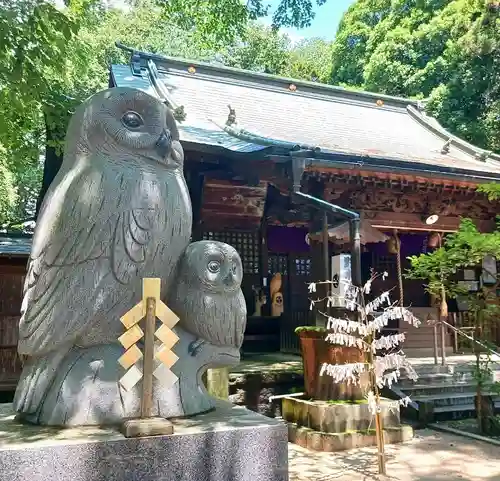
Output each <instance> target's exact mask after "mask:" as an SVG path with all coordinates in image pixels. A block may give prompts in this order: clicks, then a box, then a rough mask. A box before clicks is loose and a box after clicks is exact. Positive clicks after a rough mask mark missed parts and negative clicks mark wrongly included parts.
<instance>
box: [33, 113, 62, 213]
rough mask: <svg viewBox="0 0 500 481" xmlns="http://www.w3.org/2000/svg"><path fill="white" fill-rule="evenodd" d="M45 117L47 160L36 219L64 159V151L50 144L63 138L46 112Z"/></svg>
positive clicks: (44, 166)
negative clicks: (51, 126)
mask: <svg viewBox="0 0 500 481" xmlns="http://www.w3.org/2000/svg"><path fill="white" fill-rule="evenodd" d="M44 118H45V135H46V142H47V143H46V145H45V162H44V164H43V178H42V187H41V189H40V193H39V194H38V199H37V202H36V211H35V219H36V218H38V213H39V212H40V207H41V205H42V201H43V198H44V197H45V194H46V193H47V190H48V188H49V186H50V184H51V183H52V181H53V180H54V177H55V176H56V175H57V173H58V172H59V169H60V168H61V164H62V160H63V154H62V151H61V152H59V151H58V150H57V149H56V148H55V147H54V146H53V145H49V144H51V143H52V142H56V141H57V140H58V139H60V138H61V136H60V135H58V133H57V132H56V131H54V130H52V129H51V128H50V126H49V122H48V117H47V114H46V113H45V114H44Z"/></svg>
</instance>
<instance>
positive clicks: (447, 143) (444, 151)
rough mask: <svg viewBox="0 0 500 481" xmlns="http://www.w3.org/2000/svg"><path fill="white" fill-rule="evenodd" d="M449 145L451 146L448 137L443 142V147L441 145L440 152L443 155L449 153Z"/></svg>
mask: <svg viewBox="0 0 500 481" xmlns="http://www.w3.org/2000/svg"><path fill="white" fill-rule="evenodd" d="M450 147H451V139H448V140H447V141H446V142H445V143H444V145H443V147H441V153H442V154H443V155H447V154H449V153H450Z"/></svg>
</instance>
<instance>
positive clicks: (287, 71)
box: [280, 38, 332, 83]
mask: <svg viewBox="0 0 500 481" xmlns="http://www.w3.org/2000/svg"><path fill="white" fill-rule="evenodd" d="M331 57H332V42H328V41H326V40H323V39H321V38H311V39H306V40H302V41H300V42H299V43H297V44H296V45H294V46H293V47H292V48H291V49H290V52H289V54H288V59H287V63H286V65H285V67H284V68H283V69H282V71H281V72H280V73H281V74H282V75H285V76H287V77H292V78H296V79H302V80H308V81H311V82H321V83H328V82H329V80H330V70H331V60H330V59H331Z"/></svg>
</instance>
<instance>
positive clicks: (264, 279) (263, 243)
mask: <svg viewBox="0 0 500 481" xmlns="http://www.w3.org/2000/svg"><path fill="white" fill-rule="evenodd" d="M268 259H269V250H268V247H267V219H266V217H265V214H264V217H263V218H262V222H261V226H260V281H261V283H262V284H261V285H262V287H264V288H265V289H267V288H268V287H269V281H270V279H269V265H268V262H269V261H268ZM268 302H269V303H270V302H271V299H269V296H268ZM269 305H270V304H269Z"/></svg>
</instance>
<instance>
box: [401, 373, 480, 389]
mask: <svg viewBox="0 0 500 481" xmlns="http://www.w3.org/2000/svg"><path fill="white" fill-rule="evenodd" d="M473 379H474V378H473V376H472V374H471V373H455V374H450V373H432V374H420V375H419V376H418V379H417V381H416V382H414V381H412V380H411V379H408V378H407V377H401V379H400V381H399V382H398V386H399V387H401V389H405V388H413V387H414V386H415V385H416V384H418V385H421V386H429V385H431V386H432V385H434V384H447V385H454V384H460V383H464V382H469V381H473Z"/></svg>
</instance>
